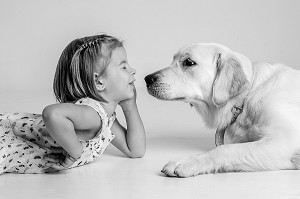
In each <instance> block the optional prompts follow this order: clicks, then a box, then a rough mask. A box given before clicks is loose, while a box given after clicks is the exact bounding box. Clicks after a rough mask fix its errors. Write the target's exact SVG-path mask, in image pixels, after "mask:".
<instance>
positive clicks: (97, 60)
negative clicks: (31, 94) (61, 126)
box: [53, 34, 123, 102]
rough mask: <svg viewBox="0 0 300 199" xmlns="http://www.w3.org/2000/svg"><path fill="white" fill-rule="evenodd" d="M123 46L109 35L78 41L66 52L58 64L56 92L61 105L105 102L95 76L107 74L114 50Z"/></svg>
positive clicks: (74, 41)
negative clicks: (84, 100)
mask: <svg viewBox="0 0 300 199" xmlns="http://www.w3.org/2000/svg"><path fill="white" fill-rule="evenodd" d="M122 46H123V43H122V42H121V41H120V40H118V39H117V38H115V37H112V36H108V35H105V34H101V35H95V36H89V37H84V38H80V39H75V40H73V41H72V42H70V43H69V44H68V45H67V47H66V48H65V49H64V50H63V52H62V54H61V56H60V58H59V60H58V64H57V68H56V72H55V76H54V82H53V90H54V94H55V97H56V99H57V101H58V102H75V101H77V100H79V99H81V98H84V97H90V98H92V99H95V100H98V101H104V99H102V98H101V96H99V95H98V91H97V89H96V86H95V83H94V73H98V74H99V77H100V76H102V75H104V74H105V71H106V68H107V66H108V64H109V62H110V58H111V54H112V51H113V50H115V49H116V48H118V47H122Z"/></svg>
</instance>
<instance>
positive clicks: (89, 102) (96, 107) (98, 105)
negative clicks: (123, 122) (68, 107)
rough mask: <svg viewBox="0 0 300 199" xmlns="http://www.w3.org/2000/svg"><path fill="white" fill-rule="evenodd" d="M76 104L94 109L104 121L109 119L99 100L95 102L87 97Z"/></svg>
mask: <svg viewBox="0 0 300 199" xmlns="http://www.w3.org/2000/svg"><path fill="white" fill-rule="evenodd" d="M75 104H77V105H86V106H89V107H91V108H93V109H94V110H95V111H96V112H97V113H98V114H99V116H100V117H101V118H102V119H106V118H107V119H108V115H107V113H106V111H105V109H104V108H103V106H102V105H101V103H100V102H99V101H97V100H94V99H92V98H89V97H85V98H81V99H79V100H78V101H77V102H75Z"/></svg>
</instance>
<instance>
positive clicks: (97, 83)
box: [94, 73, 105, 91]
mask: <svg viewBox="0 0 300 199" xmlns="http://www.w3.org/2000/svg"><path fill="white" fill-rule="evenodd" d="M94 82H95V86H96V89H97V90H98V91H103V90H104V89H105V85H104V83H103V80H102V79H100V78H99V74H98V73H94Z"/></svg>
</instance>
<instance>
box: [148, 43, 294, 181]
mask: <svg viewBox="0 0 300 199" xmlns="http://www.w3.org/2000/svg"><path fill="white" fill-rule="evenodd" d="M145 81H146V83H147V88H148V91H149V93H150V94H151V95H153V96H155V97H157V98H159V99H163V100H182V101H185V102H188V103H190V104H191V105H192V106H193V107H195V108H196V110H197V111H198V112H199V113H200V114H201V115H202V117H203V120H204V122H205V123H206V125H207V126H208V127H211V128H217V129H218V130H217V136H216V139H217V145H219V146H218V147H216V148H215V149H214V150H211V151H209V152H207V153H204V154H201V155H195V156H192V157H187V158H183V159H179V160H177V161H171V162H169V163H168V164H166V165H165V167H164V168H163V170H162V172H163V173H165V174H166V175H168V176H178V177H189V176H194V175H199V174H204V173H212V172H224V171H263V170H281V169H298V168H300V92H299V91H300V71H298V70H294V69H292V68H289V67H287V66H284V65H281V64H275V65H272V64H268V63H251V62H250V60H249V59H248V58H247V57H245V56H244V55H241V54H239V53H236V52H233V51H231V50H230V49H228V48H227V47H225V46H222V45H219V44H193V45H189V46H187V47H185V48H182V49H181V50H180V51H179V52H178V53H177V54H176V55H175V56H174V60H173V62H172V64H171V66H170V67H167V68H165V69H162V70H160V71H158V72H156V73H153V74H151V75H148V76H147V77H146V78H145ZM236 107H238V108H239V109H240V111H239V112H238V113H237V114H236V113H235V112H233V111H232V110H233V109H235V108H236ZM225 131H226V135H227V137H229V138H230V140H231V143H232V144H226V145H220V144H222V136H223V135H222V132H223V133H224V132H225ZM220 132H221V133H220ZM218 136H221V137H220V138H218ZM218 139H219V140H218Z"/></svg>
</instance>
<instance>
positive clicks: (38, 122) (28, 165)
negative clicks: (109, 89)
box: [0, 98, 115, 174]
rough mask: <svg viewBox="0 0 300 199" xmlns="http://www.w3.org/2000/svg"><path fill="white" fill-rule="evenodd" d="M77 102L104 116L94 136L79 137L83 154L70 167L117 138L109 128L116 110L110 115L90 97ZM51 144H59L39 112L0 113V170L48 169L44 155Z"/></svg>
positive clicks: (97, 155)
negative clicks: (87, 138) (49, 131)
mask: <svg viewBox="0 0 300 199" xmlns="http://www.w3.org/2000/svg"><path fill="white" fill-rule="evenodd" d="M76 104H78V105H87V106H90V107H92V108H93V109H94V110H95V111H96V112H97V113H98V115H99V116H100V118H101V121H102V128H101V130H100V131H99V133H98V134H97V135H96V136H95V137H94V138H93V139H91V140H80V142H81V144H82V146H83V154H82V155H81V157H80V158H79V159H78V160H77V161H76V162H75V163H74V164H73V165H72V166H71V167H70V168H73V167H77V166H81V165H85V164H87V163H89V162H92V161H93V160H94V159H95V158H97V157H99V156H100V155H101V154H102V153H103V151H104V150H105V149H106V147H107V146H108V144H109V143H110V142H111V141H112V139H113V138H114V135H113V133H112V132H111V130H110V128H111V125H112V124H113V122H114V120H115V114H113V115H112V116H111V117H108V115H107V113H106V111H105V110H104V108H103V107H102V105H101V104H100V103H99V102H98V101H96V100H93V99H91V98H82V99H80V100H78V101H77V102H76ZM51 147H60V146H59V145H58V144H57V143H56V142H55V140H53V139H52V137H50V135H49V133H48V131H47V129H46V127H45V124H44V122H43V118H42V116H41V115H40V114H31V113H5V114H0V174H2V173H45V172H46V171H47V169H48V167H47V166H45V163H46V161H44V160H43V159H42V158H43V156H44V155H46V154H49V153H51V150H50V149H51Z"/></svg>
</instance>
